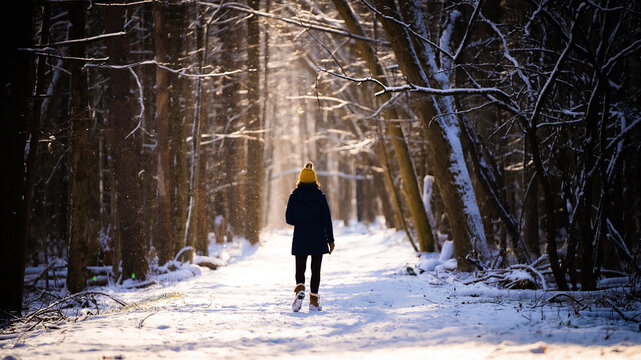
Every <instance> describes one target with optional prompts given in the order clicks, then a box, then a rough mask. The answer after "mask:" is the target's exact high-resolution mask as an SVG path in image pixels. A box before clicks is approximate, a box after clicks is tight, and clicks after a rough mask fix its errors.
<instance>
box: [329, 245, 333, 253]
mask: <svg viewBox="0 0 641 360" xmlns="http://www.w3.org/2000/svg"><path fill="white" fill-rule="evenodd" d="M333 251H334V243H329V253H330V254H331V253H332V252H333Z"/></svg>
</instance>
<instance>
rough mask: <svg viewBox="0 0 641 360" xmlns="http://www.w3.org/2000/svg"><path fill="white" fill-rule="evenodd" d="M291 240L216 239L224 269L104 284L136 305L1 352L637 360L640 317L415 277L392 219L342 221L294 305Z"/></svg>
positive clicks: (283, 236)
mask: <svg viewBox="0 0 641 360" xmlns="http://www.w3.org/2000/svg"><path fill="white" fill-rule="evenodd" d="M291 235H292V231H291V228H290V229H286V230H275V231H271V232H265V233H263V237H262V245H259V246H252V245H249V243H247V242H245V241H239V242H237V243H236V244H230V245H228V246H227V247H225V246H224V245H216V246H215V248H214V249H212V250H216V251H218V253H216V252H215V251H212V252H211V254H212V256H215V255H216V254H220V253H222V252H227V253H228V254H229V259H228V261H227V266H225V267H220V268H218V269H217V270H215V271H213V270H210V269H208V268H204V267H197V266H195V265H184V266H183V267H181V270H180V271H181V274H183V275H185V273H184V272H189V273H190V274H188V276H182V275H181V276H178V278H173V279H172V278H168V277H165V278H161V279H159V278H156V280H157V284H155V285H152V286H151V287H148V288H144V289H138V290H135V291H134V290H128V289H125V288H124V287H118V286H110V287H109V286H108V287H102V288H98V290H100V291H104V292H106V293H108V294H110V295H112V296H115V297H116V298H119V299H121V300H123V301H125V302H126V303H127V304H129V305H128V306H126V307H124V308H121V307H120V306H119V305H116V304H115V303H114V302H113V301H111V300H109V299H107V298H106V297H98V298H97V299H98V300H99V304H100V308H101V311H100V312H99V313H98V314H96V311H95V307H90V308H85V309H72V310H70V311H76V312H77V313H78V314H79V315H80V317H79V318H78V319H77V321H69V322H64V321H63V322H60V323H58V324H55V326H52V325H53V324H48V325H47V326H48V327H49V329H48V330H46V329H45V328H43V326H42V325H37V326H35V328H34V329H33V330H32V331H30V332H25V333H22V334H20V335H19V336H18V337H13V338H12V337H11V336H4V335H3V336H0V358H2V359H4V358H5V357H8V356H13V357H16V358H18V359H44V358H47V359H99V358H107V359H113V358H118V357H119V356H120V357H122V358H124V359H128V360H129V359H156V358H168V359H214V358H215V359H232V358H242V359H257V358H260V359H265V358H266V359H270V358H279V359H281V358H282V359H290V358H291V359H294V358H295V359H320V358H323V359H335V358H341V359H344V358H352V359H400V358H406V359H425V358H429V359H456V358H459V357H465V359H466V360H472V359H488V358H492V359H515V358H520V359H594V358H608V359H635V358H636V359H638V358H639V354H640V353H641V335H640V333H639V327H638V324H635V323H631V322H623V321H622V320H620V318H619V317H618V316H617V314H616V313H614V312H613V311H612V310H607V309H606V308H601V309H596V308H594V309H590V308H587V309H582V308H581V309H579V310H580V311H576V310H575V309H574V308H573V307H572V306H568V305H562V304H558V303H547V302H544V301H542V298H544V296H545V295H546V294H548V293H545V292H542V291H535V290H505V289H499V288H495V287H491V286H488V285H486V284H482V283H474V284H471V285H463V283H462V282H460V281H458V280H456V278H457V277H456V276H455V274H454V273H451V272H447V271H445V270H444V269H443V271H442V272H440V273H435V272H423V273H420V271H417V273H418V275H416V276H411V275H409V274H410V271H409V270H408V268H414V267H415V265H416V264H417V262H419V259H417V257H416V253H414V252H413V251H412V249H411V248H410V247H409V244H408V243H407V240H406V239H405V238H404V235H403V233H402V232H397V231H394V230H390V229H384V228H383V227H382V225H380V224H375V225H373V226H371V227H366V226H365V225H363V224H360V223H356V224H350V225H349V226H338V224H337V228H336V250H335V252H334V253H333V254H332V255H328V256H325V257H324V259H323V273H322V276H323V278H322V281H321V288H320V295H321V302H322V304H323V311H322V312H320V313H319V312H308V311H307V301H305V303H304V305H303V310H301V312H299V313H293V312H292V311H291V302H292V300H293V295H294V293H293V288H294V286H295V281H294V273H293V272H294V260H293V258H292V256H291V255H290V245H291ZM213 245H214V244H212V246H213ZM450 251H451V250H450V245H447V246H444V247H443V252H442V254H443V257H442V258H439V254H433V253H430V254H423V255H425V256H426V257H431V258H433V259H437V260H438V261H440V260H445V263H444V264H446V263H448V262H450V261H451V260H453V259H449V260H447V259H446V258H448V256H446V255H447V253H446V252H450ZM449 257H451V255H450V256H449ZM422 259H423V256H421V260H420V261H422ZM444 264H441V265H444ZM191 270H197V271H195V272H196V273H194V272H192V271H191ZM198 273H199V274H200V275H198ZM515 274H521V275H522V276H529V275H528V274H527V272H523V273H520V272H515ZM309 275H310V274H309V273H308V274H307V276H308V278H307V279H308V282H307V283H309ZM459 276H460V275H459ZM515 276H516V275H515ZM588 296H589V295H587V296H586V298H587V297H588ZM577 299H579V301H582V299H581V298H580V297H577ZM637 309H638V307H637ZM637 312H638V311H637ZM629 316H634V315H633V314H629Z"/></svg>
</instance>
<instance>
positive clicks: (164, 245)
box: [153, 3, 176, 265]
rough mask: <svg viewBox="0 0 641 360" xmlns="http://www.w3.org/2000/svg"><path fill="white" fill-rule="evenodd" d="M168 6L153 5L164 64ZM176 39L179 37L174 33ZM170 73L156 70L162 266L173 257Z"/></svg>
mask: <svg viewBox="0 0 641 360" xmlns="http://www.w3.org/2000/svg"><path fill="white" fill-rule="evenodd" d="M168 8H169V6H168V5H166V4H159V3H154V12H153V13H154V15H153V17H154V30H153V31H154V46H155V54H156V60H157V61H159V62H163V63H171V62H173V61H174V56H173V54H174V53H173V52H172V51H170V44H169V42H170V40H171V39H170V38H169V37H170V34H171V33H170V31H169V29H168V28H167V22H166V18H167V17H168V16H171V15H172V14H168ZM173 36H176V35H175V34H173ZM170 76H171V73H170V72H169V71H167V70H165V69H162V68H160V67H156V119H155V120H156V121H155V123H156V141H157V143H158V145H157V147H156V149H157V150H156V154H157V159H158V165H157V166H158V170H157V183H158V192H157V201H158V213H157V220H156V222H157V224H156V233H155V234H154V240H155V241H154V244H155V247H156V250H157V252H158V263H159V265H163V264H165V263H166V262H167V261H169V260H171V259H173V255H174V246H173V243H174V241H175V239H174V232H173V228H174V218H173V216H172V209H173V206H172V205H173V204H172V202H171V200H172V196H171V194H172V192H173V189H172V182H171V163H172V158H171V156H170V154H171V151H172V147H171V140H170V125H169V124H170V123H171V122H172V118H170V116H169V114H170V113H169V105H170V104H169V90H170V79H169V77H170Z"/></svg>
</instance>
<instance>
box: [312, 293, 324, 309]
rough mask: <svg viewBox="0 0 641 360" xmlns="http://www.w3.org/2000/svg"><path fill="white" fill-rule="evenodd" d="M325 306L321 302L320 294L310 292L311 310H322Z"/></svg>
mask: <svg viewBox="0 0 641 360" xmlns="http://www.w3.org/2000/svg"><path fill="white" fill-rule="evenodd" d="M322 310H323V307H322V306H321V304H320V296H319V295H318V294H314V293H309V311H322Z"/></svg>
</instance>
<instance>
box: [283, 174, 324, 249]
mask: <svg viewBox="0 0 641 360" xmlns="http://www.w3.org/2000/svg"><path fill="white" fill-rule="evenodd" d="M285 220H286V221H287V223H288V224H289V225H294V239H293V240H292V255H322V254H327V253H329V246H328V244H329V243H333V242H334V230H333V229H332V217H331V215H330V213H329V206H327V199H326V198H325V194H323V192H322V191H321V190H320V189H319V188H318V187H317V186H316V184H315V183H301V184H299V186H298V187H297V188H296V189H294V191H293V192H292V194H291V195H289V201H288V202H287V210H286V211H285Z"/></svg>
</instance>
